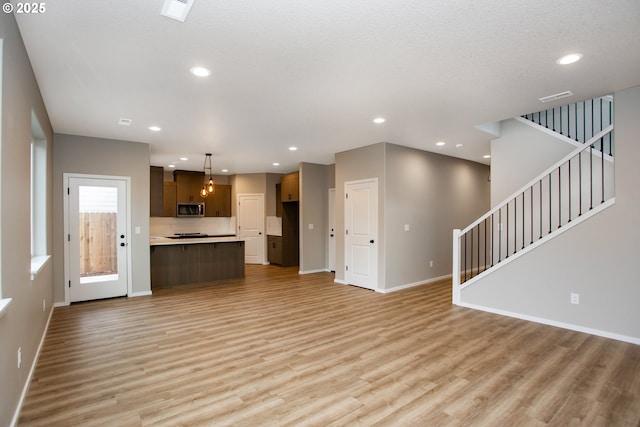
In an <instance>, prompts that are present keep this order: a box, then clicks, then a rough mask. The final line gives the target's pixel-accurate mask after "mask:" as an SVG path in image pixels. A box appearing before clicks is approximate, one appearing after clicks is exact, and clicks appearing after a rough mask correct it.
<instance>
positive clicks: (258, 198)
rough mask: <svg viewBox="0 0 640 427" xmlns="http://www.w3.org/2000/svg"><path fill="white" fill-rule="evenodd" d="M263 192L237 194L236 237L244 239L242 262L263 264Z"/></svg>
mask: <svg viewBox="0 0 640 427" xmlns="http://www.w3.org/2000/svg"><path fill="white" fill-rule="evenodd" d="M264 224H265V215H264V194H238V238H239V239H241V240H244V262H245V263H246V264H264V262H265V259H264V251H265V238H264Z"/></svg>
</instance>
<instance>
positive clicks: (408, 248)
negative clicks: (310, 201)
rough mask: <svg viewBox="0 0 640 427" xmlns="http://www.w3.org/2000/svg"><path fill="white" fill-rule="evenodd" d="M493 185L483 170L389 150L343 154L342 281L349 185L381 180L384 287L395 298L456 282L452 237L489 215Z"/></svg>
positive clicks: (339, 173)
mask: <svg viewBox="0 0 640 427" xmlns="http://www.w3.org/2000/svg"><path fill="white" fill-rule="evenodd" d="M488 177H489V168H488V167H487V166H485V165H482V164H479V163H475V162H470V161H467V160H461V159H456V158H453V157H448V156H443V155H440V154H435V153H430V152H427V151H422V150H416V149H412V148H407V147H402V146H398V145H394V144H389V143H380V144H375V145H371V146H368V147H363V148H358V149H355V150H349V151H345V152H342V153H337V154H336V164H335V188H336V237H337V239H336V246H337V247H336V280H338V281H343V280H344V276H345V275H344V183H345V182H346V181H353V180H360V179H366V178H378V203H379V206H378V221H379V222H378V241H379V245H378V248H379V249H378V250H379V252H378V286H379V288H380V289H382V290H391V289H394V288H399V287H403V286H409V285H413V284H418V283H421V282H425V281H428V280H429V279H433V278H437V277H441V276H446V275H450V274H451V251H452V248H451V233H452V230H453V229H454V228H462V227H464V226H466V225H468V224H469V223H471V222H472V221H473V220H474V219H475V218H477V217H478V216H480V215H481V214H483V213H484V212H486V211H488V210H489V203H490V185H489V181H488ZM405 224H408V225H409V231H408V232H406V231H404V225H405ZM431 260H433V267H429V261H431Z"/></svg>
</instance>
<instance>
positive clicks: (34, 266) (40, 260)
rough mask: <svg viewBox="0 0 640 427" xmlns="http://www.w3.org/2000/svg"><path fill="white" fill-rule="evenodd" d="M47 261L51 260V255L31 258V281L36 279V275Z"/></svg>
mask: <svg viewBox="0 0 640 427" xmlns="http://www.w3.org/2000/svg"><path fill="white" fill-rule="evenodd" d="M49 259H51V255H42V256H34V257H31V280H35V278H36V277H38V273H40V271H42V269H43V268H44V266H45V265H47V262H49Z"/></svg>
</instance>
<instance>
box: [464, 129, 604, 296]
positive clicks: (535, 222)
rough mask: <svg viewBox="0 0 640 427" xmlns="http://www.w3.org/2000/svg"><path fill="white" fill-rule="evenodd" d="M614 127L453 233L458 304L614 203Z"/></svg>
mask: <svg viewBox="0 0 640 427" xmlns="http://www.w3.org/2000/svg"><path fill="white" fill-rule="evenodd" d="M612 153H613V124H611V125H609V126H607V127H606V128H605V129H603V130H601V131H600V132H598V133H596V134H595V135H594V136H593V137H591V138H590V139H588V140H587V141H586V142H585V144H584V145H583V146H580V147H578V148H577V149H575V150H574V151H573V152H571V153H569V154H568V155H567V156H566V157H565V158H563V159H562V160H560V161H559V162H557V163H556V164H554V165H553V166H551V167H550V168H549V169H547V170H546V171H544V172H543V173H541V174H540V175H538V176H537V177H536V178H534V179H533V180H531V181H530V182H529V183H528V184H526V185H525V186H523V187H522V188H520V189H519V190H518V191H516V192H515V193H513V194H512V195H511V196H509V197H508V198H506V199H505V200H504V201H503V202H502V203H500V204H498V205H497V206H496V207H494V208H493V209H492V210H490V211H489V212H487V213H486V214H484V215H483V216H481V217H480V218H479V219H478V220H476V221H475V222H473V223H472V224H471V225H469V226H468V227H466V228H465V229H463V230H458V229H456V230H453V271H452V282H453V291H452V292H453V294H452V296H453V303H454V304H458V303H459V302H460V290H461V289H463V288H464V287H466V286H468V285H470V284H472V283H473V282H474V281H476V280H477V278H479V277H483V276H485V275H486V274H488V273H490V272H491V271H492V270H495V269H496V268H497V267H498V266H500V265H503V264H505V262H506V261H508V260H509V258H512V259H513V258H514V257H517V256H519V255H521V254H523V253H524V252H525V251H527V250H530V249H533V247H535V246H538V245H540V244H542V243H543V242H544V241H546V240H548V239H549V238H551V237H552V236H553V235H555V234H558V233H560V232H562V231H563V228H564V229H568V228H569V227H568V225H570V224H571V223H576V222H577V221H581V220H583V219H585V218H586V217H587V216H590V214H591V213H593V212H595V211H596V210H599V209H598V208H604V207H606V206H608V205H609V204H611V203H613V202H614V196H615V192H614V190H615V188H614V179H613V178H614V176H613V172H614V171H613V166H614V162H613V156H612Z"/></svg>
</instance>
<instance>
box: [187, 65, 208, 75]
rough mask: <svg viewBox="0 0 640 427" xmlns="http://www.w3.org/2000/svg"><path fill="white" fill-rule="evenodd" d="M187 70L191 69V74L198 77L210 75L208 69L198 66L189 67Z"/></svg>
mask: <svg viewBox="0 0 640 427" xmlns="http://www.w3.org/2000/svg"><path fill="white" fill-rule="evenodd" d="M189 71H191V74H193V75H194V76H198V77H208V76H210V75H211V70H210V69H208V68H205V67H200V66H196V67H191V69H190V70H189Z"/></svg>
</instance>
